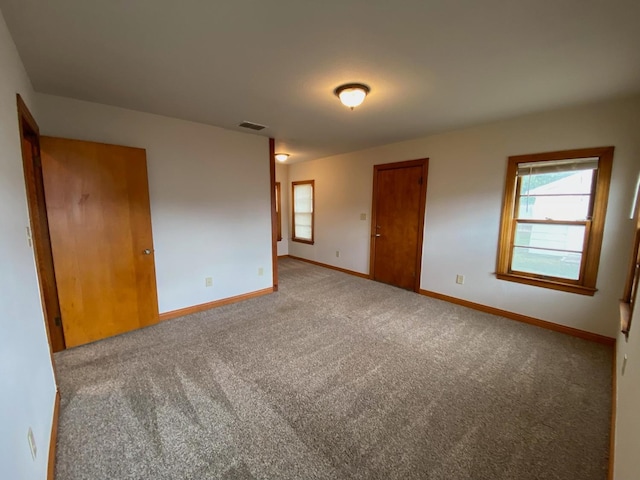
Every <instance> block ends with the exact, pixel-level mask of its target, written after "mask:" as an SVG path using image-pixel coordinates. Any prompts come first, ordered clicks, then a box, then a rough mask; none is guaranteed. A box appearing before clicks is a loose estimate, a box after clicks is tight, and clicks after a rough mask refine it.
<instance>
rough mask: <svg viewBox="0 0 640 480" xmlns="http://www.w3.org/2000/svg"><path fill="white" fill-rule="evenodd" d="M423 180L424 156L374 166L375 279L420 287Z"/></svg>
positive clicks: (402, 286) (425, 162)
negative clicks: (418, 158) (417, 158)
mask: <svg viewBox="0 0 640 480" xmlns="http://www.w3.org/2000/svg"><path fill="white" fill-rule="evenodd" d="M426 184H427V159H423V160H413V161H409V162H400V163H391V164H386V165H376V166H375V167H374V181H373V208H372V218H371V220H372V229H371V239H372V240H371V276H372V278H373V279H374V280H377V281H379V282H384V283H389V284H391V285H395V286H398V287H401V288H405V289H407V290H414V291H418V290H419V288H420V269H421V259H422V231H423V226H424V212H425V200H426Z"/></svg>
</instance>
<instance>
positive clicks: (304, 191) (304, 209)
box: [291, 180, 314, 245]
mask: <svg viewBox="0 0 640 480" xmlns="http://www.w3.org/2000/svg"><path fill="white" fill-rule="evenodd" d="M291 191H292V195H291V198H292V199H293V202H292V204H293V208H292V209H293V221H292V223H293V235H292V236H291V240H293V241H294V242H302V243H309V244H312V245H313V223H314V222H313V204H314V181H313V180H305V181H302V182H292V183H291Z"/></svg>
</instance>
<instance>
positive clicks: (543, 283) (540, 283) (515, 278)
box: [496, 273, 598, 297]
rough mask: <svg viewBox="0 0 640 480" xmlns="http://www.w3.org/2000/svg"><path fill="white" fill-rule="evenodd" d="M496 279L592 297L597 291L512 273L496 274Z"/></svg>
mask: <svg viewBox="0 0 640 480" xmlns="http://www.w3.org/2000/svg"><path fill="white" fill-rule="evenodd" d="M496 277H497V278H498V279H500V280H507V281H509V282H517V283H524V284H526V285H533V286H535V287H542V288H550V289H552V290H562V291H564V292H570V293H577V294H579V295H589V296H590V297H593V295H594V294H595V293H596V292H597V291H598V289H597V288H591V287H583V286H582V285H574V284H571V283H562V282H554V281H553V280H542V279H539V278H530V277H523V276H522V275H514V274H513V273H496Z"/></svg>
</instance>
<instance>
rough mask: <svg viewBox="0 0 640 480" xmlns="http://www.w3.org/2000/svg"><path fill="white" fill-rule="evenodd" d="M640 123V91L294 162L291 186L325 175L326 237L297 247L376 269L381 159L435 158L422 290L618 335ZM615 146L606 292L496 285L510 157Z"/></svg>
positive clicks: (318, 233)
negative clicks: (374, 231) (373, 227)
mask: <svg viewBox="0 0 640 480" xmlns="http://www.w3.org/2000/svg"><path fill="white" fill-rule="evenodd" d="M639 125H640V97H634V98H631V99H621V100H616V101H608V102H602V103H598V104H594V105H590V106H584V107H580V108H567V109H562V110H556V111H552V112H546V113H540V114H535V115H529V116H526V117H520V118H517V119H512V120H508V121H502V122H496V123H491V124H486V125H482V126H478V127H473V128H468V129H464V130H459V131H453V132H448V133H443V134H439V135H433V136H429V137H425V138H421V139H417V140H412V141H407V142H401V143H396V144H392V145H386V146H383V147H378V148H373V149H369V150H363V151H359V152H354V153H350V154H345V155H338V156H333V157H328V158H323V159H318V160H314V161H311V162H304V163H298V164H292V165H291V166H290V167H289V180H290V181H296V180H311V179H314V180H315V185H316V216H315V221H316V229H315V240H316V241H315V245H305V244H301V243H296V242H291V243H290V246H289V252H290V254H291V255H295V256H300V257H304V258H308V259H311V260H316V261H319V262H323V263H327V264H330V265H335V266H339V267H342V268H347V269H350V270H354V271H357V272H360V273H368V272H369V235H370V222H369V218H370V211H371V201H372V198H371V196H372V182H373V165H375V164H382V163H388V162H396V161H403V160H412V159H417V158H425V157H428V158H430V160H429V178H428V187H427V188H428V191H427V208H426V216H425V234H424V247H423V259H422V277H421V288H423V289H425V290H431V291H434V292H438V293H442V294H445V295H450V296H453V297H458V298H461V299H465V300H469V301H472V302H476V303H480V304H484V305H489V306H492V307H496V308H500V309H504V310H508V311H511V312H517V313H520V314H524V315H529V316H532V317H536V318H540V319H543V320H548V321H551V322H555V323H558V324H563V325H567V326H571V327H575V328H579V329H582V330H587V331H590V332H594V333H599V334H602V335H607V336H610V337H615V336H616V328H617V319H618V311H617V308H618V307H617V301H618V299H619V298H620V296H621V294H622V289H623V283H624V271H625V269H626V263H627V255H626V253H625V254H621V253H620V252H626V251H627V250H628V249H629V244H630V242H631V235H632V225H631V224H630V222H629V220H628V212H629V204H630V202H631V196H632V190H633V187H634V183H635V179H636V174H637V168H636V166H637V165H638V163H639V162H640V130H639ZM607 145H614V146H615V147H616V151H615V157H614V165H613V178H612V183H611V193H610V197H609V206H608V213H607V219H606V225H605V233H604V243H603V248H602V256H601V262H600V271H599V275H598V283H597V287H598V289H599V291H598V292H597V293H596V294H595V296H594V297H589V296H583V295H577V294H572V293H567V292H560V291H555V290H549V289H545V288H540V287H534V286H530V285H522V284H518V283H513V282H507V281H504V280H497V279H496V278H495V276H494V272H495V266H496V252H497V245H498V233H499V224H500V209H501V205H502V193H503V188H504V176H505V169H506V162H507V157H508V156H510V155H518V154H527V153H537V152H547V151H554V150H564V149H573V148H586V147H598V146H607ZM361 213H367V220H366V221H361V220H360V214H361ZM336 250H340V251H341V257H340V258H336V256H335V251H336ZM456 274H463V275H465V277H466V278H465V284H464V285H457V284H456V283H455V277H456Z"/></svg>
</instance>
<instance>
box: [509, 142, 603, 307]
mask: <svg viewBox="0 0 640 480" xmlns="http://www.w3.org/2000/svg"><path fill="white" fill-rule="evenodd" d="M612 159H613V147H606V148H595V149H583V150H571V151H564V152H551V153H545V154H537V155H523V156H518V157H510V158H509V164H508V168H507V180H506V182H507V183H506V188H505V199H504V207H503V214H502V229H501V236H500V248H499V256H498V272H497V273H498V278H501V279H504V280H512V281H517V282H522V283H529V284H533V285H538V286H544V287H549V288H556V289H560V290H567V291H571V292H574V293H582V294H586V295H593V293H594V292H595V290H596V289H595V286H596V278H597V271H598V263H599V257H600V246H601V243H602V231H603V229H604V217H605V212H606V204H607V197H608V191H609V179H610V176H611V163H612Z"/></svg>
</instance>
